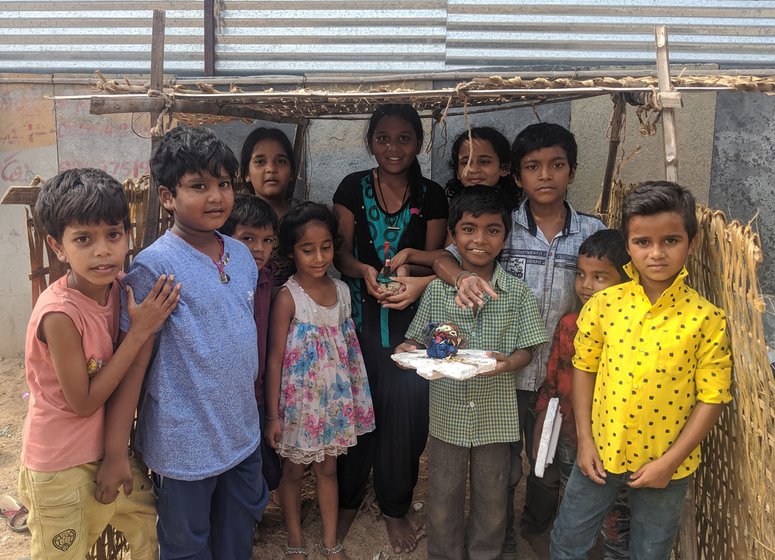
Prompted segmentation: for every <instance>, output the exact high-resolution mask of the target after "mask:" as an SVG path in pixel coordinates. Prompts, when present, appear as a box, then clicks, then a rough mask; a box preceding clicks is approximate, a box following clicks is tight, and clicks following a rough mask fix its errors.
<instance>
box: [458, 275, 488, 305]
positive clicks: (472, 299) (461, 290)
mask: <svg viewBox="0 0 775 560" xmlns="http://www.w3.org/2000/svg"><path fill="white" fill-rule="evenodd" d="M455 287H456V288H457V295H456V296H455V303H456V304H457V306H458V307H463V308H465V307H469V308H473V307H481V306H483V305H484V302H485V294H489V295H490V297H491V298H493V299H498V294H497V293H495V290H493V289H492V286H490V284H489V283H487V282H485V281H484V280H483V279H482V278H480V277H479V276H477V275H476V274H471V273H466V275H464V276H463V277H462V278H460V280H459V281H458V282H457V286H455Z"/></svg>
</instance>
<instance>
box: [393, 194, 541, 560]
mask: <svg viewBox="0 0 775 560" xmlns="http://www.w3.org/2000/svg"><path fill="white" fill-rule="evenodd" d="M510 226H511V219H510V217H509V214H508V212H507V211H506V210H505V209H504V207H503V203H502V201H501V199H500V197H499V195H498V193H497V192H495V190H494V189H492V188H488V187H469V188H467V189H464V190H463V192H462V193H460V194H459V195H458V196H457V198H455V200H454V201H453V203H452V207H451V208H450V215H449V230H450V235H451V237H452V239H453V241H454V243H455V245H456V247H457V249H458V251H459V253H460V259H461V266H462V268H463V270H464V271H465V272H466V273H469V274H476V275H478V276H480V277H481V278H482V279H483V280H485V281H487V282H488V283H489V285H490V286H491V287H492V288H493V290H494V291H495V292H496V293H497V294H498V297H497V299H496V298H493V299H489V300H487V301H486V303H485V304H484V305H482V306H481V307H480V308H474V309H471V308H467V309H462V308H460V307H458V306H457V305H455V294H456V290H455V287H454V286H450V285H448V284H446V283H444V282H442V281H441V280H435V281H433V282H431V284H430V285H429V286H428V289H427V291H426V292H425V294H424V295H423V298H422V300H421V302H420V307H419V309H418V311H417V314H416V315H415V317H414V320H413V321H412V323H411V325H410V326H409V330H408V331H407V333H406V338H407V340H406V341H405V342H404V343H403V344H401V345H400V346H398V348H396V352H404V351H408V350H411V349H414V348H417V347H418V346H422V342H421V341H422V338H423V337H422V334H423V330H424V329H425V326H426V325H427V324H428V323H429V322H447V321H449V322H452V323H454V324H455V325H456V326H457V327H458V329H459V332H460V334H462V335H463V337H464V338H465V339H466V341H467V347H468V348H475V349H481V350H489V351H491V356H492V357H494V358H495V359H496V360H497V367H496V368H495V370H493V371H492V372H489V373H487V374H481V375H478V376H476V377H474V378H471V379H468V380H466V381H457V380H452V379H437V380H433V381H431V382H430V434H431V437H430V441H429V445H428V450H429V451H428V453H429V455H428V462H429V470H430V479H429V485H430V487H429V492H428V493H429V502H428V559H429V560H440V559H443V558H444V559H446V558H466V557H467V558H476V559H477V560H490V559H492V560H496V559H499V558H500V556H501V553H502V548H503V539H504V536H505V532H506V502H507V495H508V481H509V468H510V464H511V461H510V454H509V449H510V447H509V444H510V443H513V442H516V441H518V440H519V437H520V436H519V431H520V430H519V413H518V408H517V399H516V371H517V370H519V369H521V368H523V367H525V366H526V365H527V364H529V363H530V360H531V359H532V357H533V351H532V348H533V347H534V346H537V345H539V344H543V343H544V342H546V341H547V340H548V337H547V335H546V330H545V328H544V325H543V321H542V320H541V316H540V314H539V313H538V307H537V304H536V299H535V296H534V295H533V293H532V292H531V291H530V289H529V288H528V287H527V285H526V284H525V283H524V282H522V281H521V280H519V279H517V278H515V277H513V276H512V275H510V274H508V273H506V272H505V271H504V270H503V268H501V266H500V265H499V264H498V263H497V262H496V261H495V259H496V257H497V256H498V254H499V253H500V251H501V249H502V248H503V244H504V241H505V239H506V236H507V235H508V232H509V227H510ZM469 471H470V473H471V480H470V484H471V499H470V513H469V519H468V523H467V524H466V522H465V518H464V515H465V514H464V510H465V507H464V506H465V497H466V475H467V473H468V472H469Z"/></svg>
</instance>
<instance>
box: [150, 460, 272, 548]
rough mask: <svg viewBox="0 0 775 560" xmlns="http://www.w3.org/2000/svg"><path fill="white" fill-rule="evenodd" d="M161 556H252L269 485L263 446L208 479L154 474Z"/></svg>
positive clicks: (267, 498) (267, 496)
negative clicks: (264, 469)
mask: <svg viewBox="0 0 775 560" xmlns="http://www.w3.org/2000/svg"><path fill="white" fill-rule="evenodd" d="M153 485H154V490H155V492H156V498H157V506H156V507H157V509H158V515H159V519H158V521H157V523H156V529H157V532H158V533H159V549H160V558H161V560H183V559H186V560H250V558H251V557H252V556H253V534H254V532H255V527H256V523H258V521H260V519H261V515H262V514H263V512H264V508H265V507H266V504H267V502H268V501H269V490H268V489H267V487H266V482H265V481H264V476H263V474H261V447H260V446H259V447H257V448H256V450H255V451H254V452H253V453H252V454H251V455H249V456H248V458H247V459H245V460H244V461H242V462H241V463H240V464H238V465H237V466H236V467H233V468H231V469H229V470H228V471H226V472H224V473H221V474H219V475H217V476H212V477H210V478H205V479H203V480H175V479H173V478H166V477H161V476H159V475H157V474H154V475H153Z"/></svg>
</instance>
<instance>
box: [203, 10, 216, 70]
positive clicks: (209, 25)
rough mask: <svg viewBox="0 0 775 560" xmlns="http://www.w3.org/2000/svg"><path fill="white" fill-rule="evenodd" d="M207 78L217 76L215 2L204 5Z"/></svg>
mask: <svg viewBox="0 0 775 560" xmlns="http://www.w3.org/2000/svg"><path fill="white" fill-rule="evenodd" d="M204 43H205V68H204V70H205V76H213V75H215V1H214V0H205V4H204Z"/></svg>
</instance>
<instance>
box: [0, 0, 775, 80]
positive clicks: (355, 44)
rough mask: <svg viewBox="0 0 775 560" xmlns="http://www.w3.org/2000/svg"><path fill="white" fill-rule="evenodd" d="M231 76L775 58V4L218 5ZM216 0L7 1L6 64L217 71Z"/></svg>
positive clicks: (1, 48) (30, 68) (475, 1)
mask: <svg viewBox="0 0 775 560" xmlns="http://www.w3.org/2000/svg"><path fill="white" fill-rule="evenodd" d="M215 4H216V7H217V21H216V26H217V28H216V32H217V40H216V54H215V68H216V74H219V75H240V74H241V75H249V74H304V73H316V72H338V73H356V74H357V73H368V72H400V73H409V72H427V71H443V70H460V69H464V68H470V69H484V68H488V67H509V66H523V65H534V64H540V65H542V66H549V67H563V66H565V67H569V66H594V65H595V64H600V63H603V64H617V65H618V64H622V65H625V64H649V65H650V64H653V63H654V60H655V54H654V38H653V28H654V26H656V25H667V26H668V33H669V36H670V60H671V62H673V63H679V64H680V63H718V64H736V65H744V66H748V67H762V66H774V65H775V0H758V1H743V0H628V1H626V2H624V1H621V0H619V1H614V0H576V1H571V0H336V1H334V0H215ZM203 6H204V2H203V0H198V1H194V0H191V1H185V0H171V1H158V0H127V1H123V0H90V1H88V0H87V1H79V2H75V1H73V0H58V1H51V0H49V1H41V0H21V1H16V2H8V1H5V0H0V72H68V71H76V72H91V71H93V70H95V69H97V68H99V69H100V70H103V71H105V72H118V73H122V72H126V73H147V72H149V70H150V48H151V47H150V43H151V18H152V10H153V9H154V8H163V9H165V10H166V12H167V18H166V22H167V25H166V46H165V70H166V71H168V72H173V73H176V74H178V75H182V76H185V75H200V74H201V73H202V72H203V69H204V46H203V45H204V39H203V32H204V25H203V18H204V14H203Z"/></svg>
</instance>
